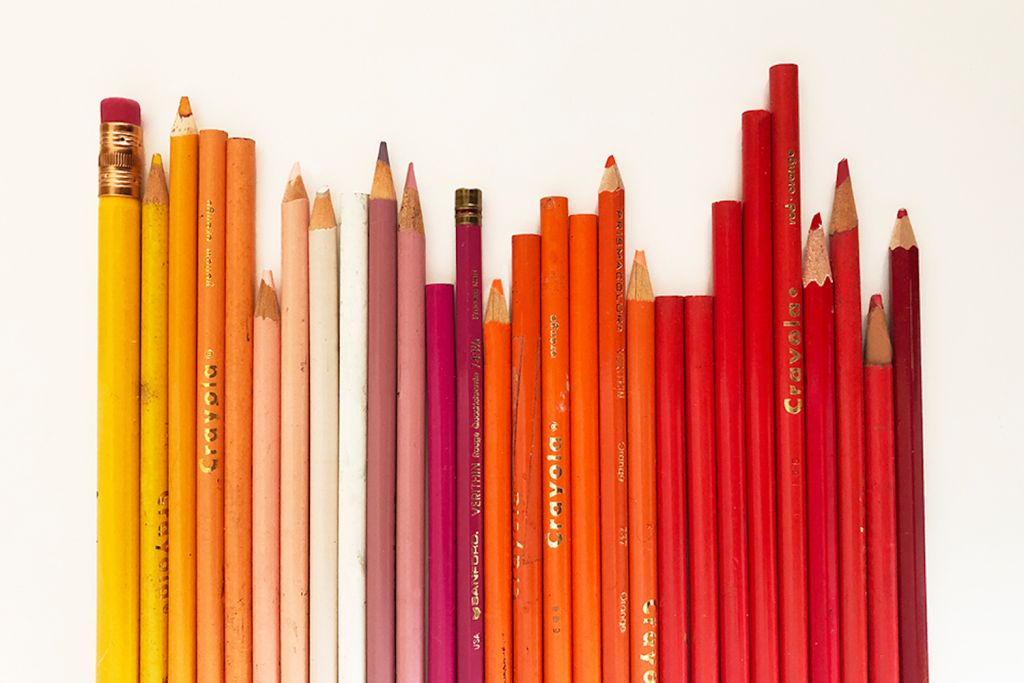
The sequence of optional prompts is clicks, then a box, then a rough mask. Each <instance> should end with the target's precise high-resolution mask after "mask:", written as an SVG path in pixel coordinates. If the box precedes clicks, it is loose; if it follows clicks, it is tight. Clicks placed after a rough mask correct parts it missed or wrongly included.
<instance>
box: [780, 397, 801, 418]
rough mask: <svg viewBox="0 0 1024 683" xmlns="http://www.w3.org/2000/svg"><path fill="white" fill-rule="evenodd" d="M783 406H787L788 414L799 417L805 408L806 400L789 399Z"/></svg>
mask: <svg viewBox="0 0 1024 683" xmlns="http://www.w3.org/2000/svg"><path fill="white" fill-rule="evenodd" d="M782 405H783V406H785V408H786V412H787V413H789V414H790V415H797V414H799V413H800V411H801V410H802V409H803V407H804V400H803V399H802V398H787V399H786V400H785V401H783V402H782Z"/></svg>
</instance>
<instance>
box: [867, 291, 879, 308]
mask: <svg viewBox="0 0 1024 683" xmlns="http://www.w3.org/2000/svg"><path fill="white" fill-rule="evenodd" d="M869 307H870V308H882V295H881V294H872V295H871V303H870V304H869Z"/></svg>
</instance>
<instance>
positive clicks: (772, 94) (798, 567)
mask: <svg viewBox="0 0 1024 683" xmlns="http://www.w3.org/2000/svg"><path fill="white" fill-rule="evenodd" d="M768 85H769V99H770V101H771V106H770V108H771V112H772V245H773V261H772V266H773V269H772V275H773V284H772V292H773V301H774V303H773V305H772V308H773V310H774V321H775V322H774V329H775V455H776V466H777V467H778V489H777V491H778V496H779V497H778V511H779V514H778V538H779V547H778V554H779V607H780V612H779V663H780V678H781V680H782V681H783V683H806V681H807V680H808V678H807V663H808V659H807V531H806V521H807V517H806V514H807V509H806V497H805V496H806V491H805V481H804V476H805V472H804V413H803V399H804V396H803V391H804V378H803V369H804V361H803V353H804V345H803V312H802V310H801V304H802V301H801V294H802V286H801V279H800V241H801V240H800V104H799V89H798V85H797V67H796V65H795V64H777V65H775V66H773V67H772V68H771V70H770V71H769V72H768Z"/></svg>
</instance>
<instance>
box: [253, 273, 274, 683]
mask: <svg viewBox="0 0 1024 683" xmlns="http://www.w3.org/2000/svg"><path fill="white" fill-rule="evenodd" d="M252 380H253V384H252V386H253V396H252V414H253V422H252V424H253V429H252V456H253V458H252V570H253V571H252V626H253V643H252V664H253V681H254V683H273V682H274V681H277V680H278V667H279V666H280V649H279V647H280V643H279V641H278V624H279V623H280V616H281V615H280V613H279V612H278V610H279V609H280V601H279V596H278V590H279V588H280V578H281V577H280V566H279V564H278V562H279V559H280V558H279V556H278V553H279V552H280V538H279V536H278V534H280V532H281V526H280V520H279V518H278V505H279V504H280V483H281V482H280V476H281V472H280V467H281V312H280V309H279V308H278V304H277V293H276V292H275V291H274V276H273V275H272V274H271V272H270V271H269V270H268V271H266V272H264V273H263V279H262V281H261V282H260V288H259V293H258V294H257V295H256V314H255V317H254V320H253V378H252Z"/></svg>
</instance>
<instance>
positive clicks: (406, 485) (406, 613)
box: [395, 164, 427, 683]
mask: <svg viewBox="0 0 1024 683" xmlns="http://www.w3.org/2000/svg"><path fill="white" fill-rule="evenodd" d="M425 285H426V257H425V237H424V233H423V213H422V211H421V210H420V194H419V189H418V188H417V186H416V173H415V171H414V169H413V166H412V164H409V172H408V173H407V174H406V176H405V189H404V190H403V192H402V207H401V210H400V211H399V214H398V347H397V348H398V403H397V410H398V417H397V428H398V434H397V446H396V449H397V460H398V463H397V487H398V498H397V501H396V504H397V510H396V522H395V528H396V533H397V539H398V543H397V545H396V548H395V557H396V568H397V569H396V571H397V583H396V585H395V609H396V614H395V642H396V643H397V649H396V652H397V655H398V660H397V663H396V667H395V670H396V674H397V676H398V680H400V681H409V683H419V682H420V681H423V680H424V676H425V674H426V670H425V666H426V652H425V650H424V647H425V644H426V643H425V641H424V627H425V624H424V616H425V615H424V609H425V607H426V597H427V596H426V586H425V583H424V580H425V579H424V571H423V570H424V560H425V556H426V552H427V548H426V532H427V527H426V524H425V522H424V515H425V514H426V512H427V508H426V501H425V500H424V495H425V494H426V482H425V475H426V465H427V463H426V443H425V441H424V440H425V438H426V413H425V405H424V401H425V400H426V395H425V391H426V381H427V375H426V355H425V354H426V347H425V346H424V337H423V335H424V325H425V324H426V322H425V318H424V311H423V288H424V286H425Z"/></svg>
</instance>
